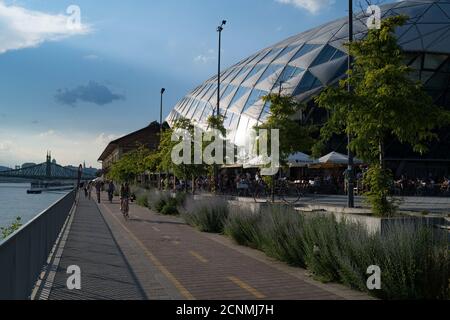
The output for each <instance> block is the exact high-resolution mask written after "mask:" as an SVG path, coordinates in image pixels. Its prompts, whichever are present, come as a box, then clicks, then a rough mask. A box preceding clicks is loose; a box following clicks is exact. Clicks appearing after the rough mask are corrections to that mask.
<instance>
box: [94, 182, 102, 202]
mask: <svg viewBox="0 0 450 320" xmlns="http://www.w3.org/2000/svg"><path fill="white" fill-rule="evenodd" d="M95 191H96V193H97V202H98V203H100V202H101V199H100V193H101V191H102V184H101V183H100V182H97V183H96V184H95Z"/></svg>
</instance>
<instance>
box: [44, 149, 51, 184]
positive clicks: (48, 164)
mask: <svg viewBox="0 0 450 320" xmlns="http://www.w3.org/2000/svg"><path fill="white" fill-rule="evenodd" d="M45 175H46V177H47V178H50V177H51V176H52V154H51V152H50V151H47V159H46V161H45Z"/></svg>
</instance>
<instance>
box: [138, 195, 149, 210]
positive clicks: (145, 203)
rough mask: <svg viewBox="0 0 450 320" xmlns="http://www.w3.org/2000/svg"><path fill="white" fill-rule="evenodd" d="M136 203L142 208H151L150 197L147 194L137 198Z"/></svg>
mask: <svg viewBox="0 0 450 320" xmlns="http://www.w3.org/2000/svg"><path fill="white" fill-rule="evenodd" d="M136 203H137V204H138V205H139V206H141V207H146V208H148V207H149V203H148V196H147V195H146V194H142V195H139V196H137V200H136Z"/></svg>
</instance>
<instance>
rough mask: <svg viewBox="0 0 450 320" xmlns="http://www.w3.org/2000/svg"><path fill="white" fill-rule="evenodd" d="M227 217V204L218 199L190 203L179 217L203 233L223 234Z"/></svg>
mask: <svg viewBox="0 0 450 320" xmlns="http://www.w3.org/2000/svg"><path fill="white" fill-rule="evenodd" d="M228 215H229V207H228V203H227V202H226V201H225V200H222V199H220V198H212V199H210V200H200V201H192V202H190V203H189V204H188V205H187V207H186V209H185V210H183V212H182V213H181V216H182V217H183V219H184V220H185V221H186V223H187V224H189V225H191V226H193V227H196V228H197V229H199V230H200V231H203V232H211V233H223V232H224V228H225V223H226V221H227V218H228Z"/></svg>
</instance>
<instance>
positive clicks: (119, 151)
mask: <svg viewBox="0 0 450 320" xmlns="http://www.w3.org/2000/svg"><path fill="white" fill-rule="evenodd" d="M159 131H160V125H159V123H158V122H152V123H151V124H150V125H149V126H147V127H145V128H143V129H140V130H138V131H135V132H132V133H130V134H128V135H126V136H124V137H122V138H119V139H117V140H114V141H111V142H110V143H109V144H108V146H107V147H106V149H105V150H104V151H103V153H102V154H101V156H100V158H99V159H98V161H99V162H101V163H102V170H103V172H104V173H106V172H108V170H109V168H110V167H111V166H112V165H113V164H114V163H115V162H117V161H118V160H120V159H121V158H122V157H123V155H125V154H127V153H129V152H131V151H134V150H137V149H138V148H139V147H140V146H145V147H147V148H149V149H150V150H156V149H157V148H158V146H159Z"/></svg>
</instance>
